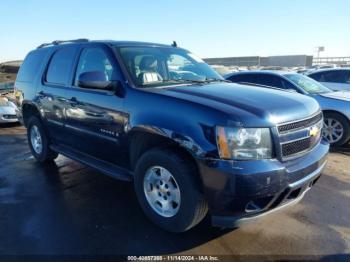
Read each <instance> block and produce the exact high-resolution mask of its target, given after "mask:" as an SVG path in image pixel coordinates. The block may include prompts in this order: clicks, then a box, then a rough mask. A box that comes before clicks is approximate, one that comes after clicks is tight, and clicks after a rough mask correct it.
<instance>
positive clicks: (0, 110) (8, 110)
mask: <svg viewBox="0 0 350 262" xmlns="http://www.w3.org/2000/svg"><path fill="white" fill-rule="evenodd" d="M0 114H9V115H13V114H16V105H15V104H14V103H12V102H11V101H8V99H6V98H3V97H0Z"/></svg>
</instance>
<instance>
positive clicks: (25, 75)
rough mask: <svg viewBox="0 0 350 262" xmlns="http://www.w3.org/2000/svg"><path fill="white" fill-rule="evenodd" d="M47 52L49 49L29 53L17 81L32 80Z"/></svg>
mask: <svg viewBox="0 0 350 262" xmlns="http://www.w3.org/2000/svg"><path fill="white" fill-rule="evenodd" d="M46 54H47V50H45V49H43V50H36V51H33V52H31V53H29V54H28V55H27V56H26V58H25V59H24V62H23V64H22V65H21V67H20V69H19V71H18V75H17V81H19V82H32V81H33V80H34V78H35V76H36V75H37V74H38V73H39V70H40V67H41V65H42V63H43V62H44V59H45V56H46Z"/></svg>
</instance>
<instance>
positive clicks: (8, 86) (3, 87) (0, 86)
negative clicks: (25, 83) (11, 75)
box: [0, 82, 14, 90]
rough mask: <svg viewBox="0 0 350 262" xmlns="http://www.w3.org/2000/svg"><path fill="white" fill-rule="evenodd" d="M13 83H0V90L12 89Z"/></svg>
mask: <svg viewBox="0 0 350 262" xmlns="http://www.w3.org/2000/svg"><path fill="white" fill-rule="evenodd" d="M13 86H14V83H12V82H11V83H0V90H9V89H13Z"/></svg>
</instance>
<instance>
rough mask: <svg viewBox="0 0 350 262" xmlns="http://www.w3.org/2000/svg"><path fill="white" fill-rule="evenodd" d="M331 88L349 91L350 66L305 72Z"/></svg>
mask: <svg viewBox="0 0 350 262" xmlns="http://www.w3.org/2000/svg"><path fill="white" fill-rule="evenodd" d="M305 75H307V76H308V77H311V78H312V79H314V80H316V81H318V82H320V83H321V84H323V85H325V86H327V87H328V88H330V89H332V90H335V91H337V90H349V91H350V68H333V69H320V70H314V71H311V72H307V73H305Z"/></svg>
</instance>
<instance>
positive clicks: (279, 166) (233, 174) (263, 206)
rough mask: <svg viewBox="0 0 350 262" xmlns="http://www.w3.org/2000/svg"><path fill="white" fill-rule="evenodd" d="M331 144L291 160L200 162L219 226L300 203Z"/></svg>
mask: <svg viewBox="0 0 350 262" xmlns="http://www.w3.org/2000/svg"><path fill="white" fill-rule="evenodd" d="M328 150H329V146H328V144H327V143H326V142H323V141H322V142H321V143H320V144H319V145H317V146H316V147H315V148H314V149H313V150H312V151H310V152H308V153H307V154H305V155H303V156H301V157H299V158H296V159H293V160H289V161H283V162H281V161H278V160H259V161H225V160H202V161H198V165H199V169H200V174H201V176H202V181H203V188H204V193H205V196H206V199H207V202H208V205H209V209H210V213H211V216H212V223H213V225H216V226H225V227H234V226H238V225H241V224H243V223H245V222H248V221H251V220H255V219H256V218H258V217H260V216H262V215H266V214H268V213H271V212H274V211H277V210H279V209H281V208H284V207H287V206H290V205H292V204H294V203H297V202H298V201H300V200H301V199H302V197H303V196H304V194H305V193H306V192H307V191H308V190H309V189H310V188H311V187H312V186H313V185H314V184H315V183H316V182H317V180H318V178H319V177H320V175H321V172H322V169H323V168H324V166H325V163H326V156H327V153H328Z"/></svg>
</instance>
